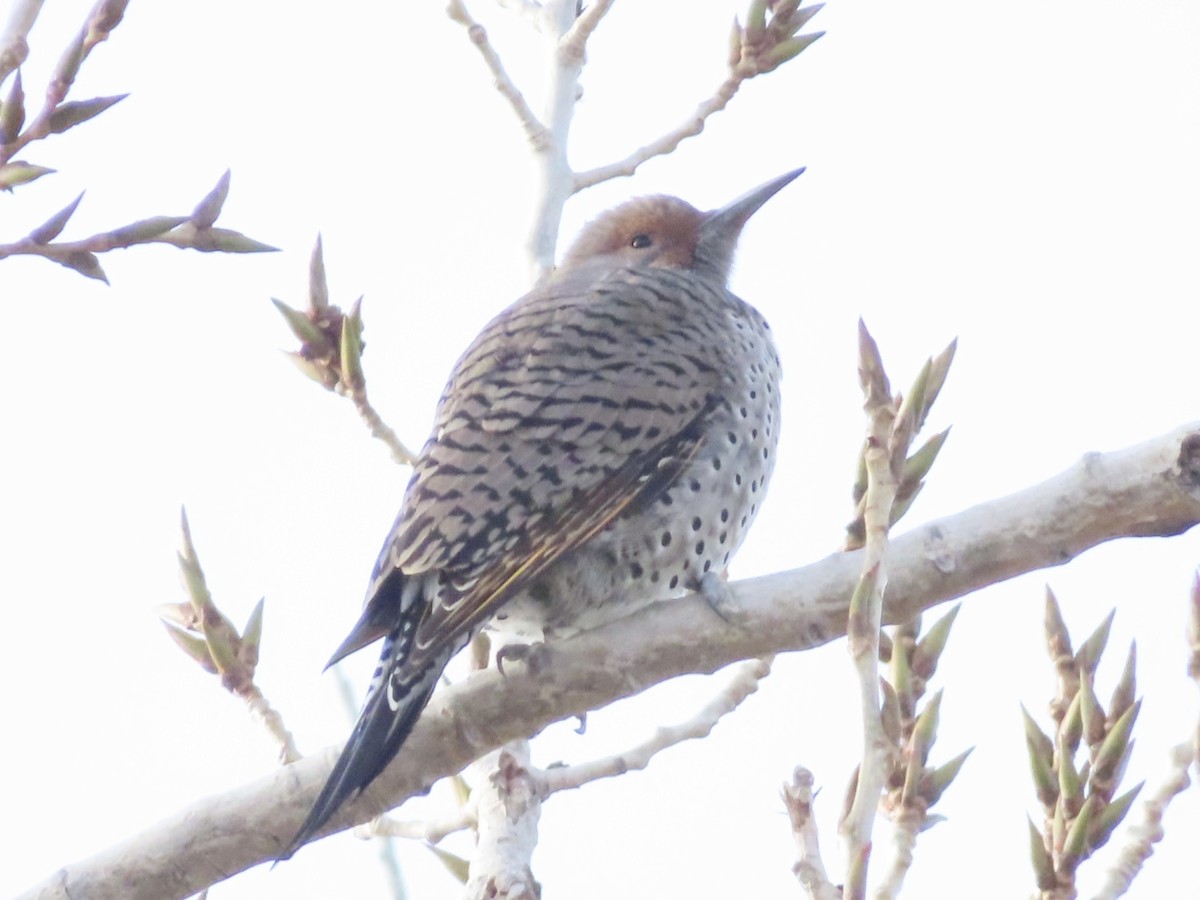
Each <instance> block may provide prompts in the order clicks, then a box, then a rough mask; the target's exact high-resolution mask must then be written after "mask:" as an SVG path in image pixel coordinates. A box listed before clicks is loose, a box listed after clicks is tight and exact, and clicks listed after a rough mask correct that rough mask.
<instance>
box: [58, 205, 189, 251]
mask: <svg viewBox="0 0 1200 900" xmlns="http://www.w3.org/2000/svg"><path fill="white" fill-rule="evenodd" d="M81 196H82V195H81ZM186 221H187V216H151V217H150V218H149V219H139V220H138V221H136V222H131V223H130V224H128V225H122V226H121V227H120V228H117V229H115V230H114V231H113V232H112V239H113V241H114V242H116V244H117V245H118V246H121V247H128V246H130V245H131V244H144V243H145V242H147V241H151V240H153V239H154V238H156V237H158V236H159V235H161V234H166V233H167V232H168V231H170V230H171V229H172V228H175V227H177V226H179V225H182V224H183V223H184V222H186Z"/></svg>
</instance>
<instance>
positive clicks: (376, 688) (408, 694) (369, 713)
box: [276, 635, 449, 861]
mask: <svg viewBox="0 0 1200 900" xmlns="http://www.w3.org/2000/svg"><path fill="white" fill-rule="evenodd" d="M396 637H400V636H399V635H397V636H396ZM407 643H408V641H405V640H403V639H401V640H395V639H389V640H388V641H386V642H385V643H384V652H385V654H386V657H385V658H384V659H382V660H381V661H380V672H379V673H378V677H377V678H376V679H375V684H374V685H373V686H372V690H371V693H370V696H369V697H368V698H367V703H366V705H365V706H364V708H363V711H362V715H361V716H359V719H358V724H357V725H355V726H354V731H353V733H352V734H351V735H350V739H349V740H348V741H346V746H345V747H344V748H343V749H342V754H341V756H339V757H338V761H337V763H336V764H335V765H334V767H333V771H332V772H331V773H330V775H329V779H328V780H327V781H326V782H325V786H324V787H323V788H321V793H320V794H319V795H318V796H317V799H316V802H315V803H314V804H313V807H312V809H311V810H310V811H309V813H308V817H307V818H306V819H305V820H304V824H303V825H301V826H300V829H299V830H298V831H297V832H296V835H295V837H293V838H292V840H291V842H290V843H289V844H288V846H287V848H286V849H285V850H283V852H281V853H280V854H279V855H278V856H277V857H276V860H278V861H283V860H285V859H290V858H291V856H292V854H294V853H295V852H296V851H297V850H299V849H300V848H301V847H302V846H303V845H304V844H306V843H307V842H308V841H309V840H311V839H312V838H313V836H314V835H316V834H317V833H318V832H319V831H320V830H321V829H322V828H323V827H324V826H325V824H326V823H327V822H328V821H329V820H330V819H331V818H332V817H333V816H334V814H335V813H336V812H337V811H338V809H339V808H340V807H341V806H342V804H343V803H345V802H346V801H347V800H349V799H350V798H352V797H354V796H357V795H358V794H359V793H361V792H362V790H363V788H365V787H366V786H367V785H368V784H370V783H371V782H372V781H374V780H375V777H376V776H377V775H379V773H380V772H382V771H383V769H384V768H385V767H386V766H387V764H388V763H389V762H391V761H392V759H393V757H395V755H396V754H397V753H398V752H399V750H400V747H401V745H402V744H403V743H404V741H405V739H406V738H407V737H408V735H409V732H411V731H412V729H413V726H414V725H416V723H417V719H418V718H419V717H420V715H421V710H423V709H424V708H425V704H426V703H428V702H429V697H430V695H431V694H432V693H433V689H434V687H436V686H437V681H438V678H439V677H440V676H441V674H442V670H443V669H445V667H446V663H447V662H448V661H449V654H446V655H445V656H439V657H437V658H436V659H434V660H431V661H430V663H429V664H428V665H427V666H426V667H425V668H424V669H423V670H422V671H421V672H419V673H415V674H414V673H407V672H404V671H403V666H402V665H401V663H402V660H403V657H404V656H406V655H407V649H408V648H407ZM402 645H404V646H402Z"/></svg>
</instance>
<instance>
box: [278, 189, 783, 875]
mask: <svg viewBox="0 0 1200 900" xmlns="http://www.w3.org/2000/svg"><path fill="white" fill-rule="evenodd" d="M802 171H804V170H803V169H797V170H796V171H793V172H789V173H787V174H786V175H782V176H780V177H778V178H776V179H774V180H773V181H769V182H767V183H766V184H764V185H762V186H761V187H758V188H756V189H755V190H753V191H751V192H750V193H748V194H746V195H745V196H743V197H741V198H740V199H738V200H735V201H734V202H733V203H730V204H729V205H728V206H725V207H723V208H722V209H718V210H715V211H713V212H701V211H699V210H697V209H695V208H694V207H692V206H690V205H688V204H687V203H685V202H683V201H682V200H678V199H676V198H674V197H663V196H656V197H643V198H639V199H635V200H630V201H629V202H627V203H625V204H623V205H621V206H619V207H617V208H616V209H613V210H611V211H609V212H607V213H605V214H603V215H601V216H600V217H599V218H598V219H596V220H595V221H594V222H592V223H591V224H590V225H588V226H587V227H586V228H585V229H584V231H583V232H582V233H581V234H580V236H579V238H578V239H577V240H576V242H575V244H574V246H573V247H572V248H571V250H570V251H569V252H568V253H567V255H566V257H565V258H564V260H563V262H562V265H561V266H559V268H558V269H556V270H555V271H554V272H553V273H552V274H551V275H549V276H548V277H547V278H545V279H544V280H543V281H542V282H541V283H539V284H538V286H537V287H535V288H534V289H533V290H532V291H531V292H530V293H528V294H526V295H525V296H524V297H522V298H521V299H519V300H518V301H517V302H516V303H514V304H513V305H512V306H510V307H508V309H506V310H504V312H502V313H500V315H498V316H497V317H496V318H495V319H493V320H492V321H491V322H490V323H489V324H488V325H487V327H486V328H484V330H483V332H482V333H481V334H480V335H479V336H478V337H477V338H476V339H475V341H474V343H472V344H471V346H470V347H469V348H468V349H467V351H466V353H464V354H463V356H462V358H461V359H460V360H459V361H458V363H457V364H456V365H455V367H454V370H453V372H452V373H451V375H450V380H449V382H448V383H447V385H446V388H445V390H444V391H443V393H442V397H441V400H440V401H439V402H438V407H437V414H436V419H435V422H434V427H433V434H432V435H431V436H430V438H429V440H428V441H427V442H426V444H425V447H424V449H423V450H422V451H421V453H420V456H419V458H418V459H417V462H416V464H415V466H414V470H413V474H412V479H411V480H410V481H409V484H408V488H407V490H406V492H405V495H404V501H403V503H402V504H401V507H400V513H399V515H398V516H397V518H396V522H395V525H394V526H393V527H392V530H391V533H390V534H389V535H388V537H387V540H386V541H385V542H384V545H383V550H382V552H381V553H380V555H379V560H378V562H376V564H375V570H374V572H373V573H372V575H371V581H370V585H369V587H368V589H367V599H366V604H365V607H364V610H363V613H362V617H361V618H360V619H359V621H358V623H357V624H356V625H355V626H354V628H353V630H352V631H351V632H350V635H349V637H347V638H346V640H345V641H344V642H343V643H342V645H341V646H340V647H338V649H337V651H336V652H335V653H334V654H333V658H332V659H331V660H330V664H331V665H332V664H333V663H335V662H337V661H338V660H340V659H342V658H343V657H344V656H346V655H347V654H349V653H352V652H354V651H355V650H359V649H361V648H362V647H365V646H366V645H367V644H370V643H372V642H374V641H376V640H378V639H380V638H382V639H383V648H382V655H381V657H380V661H379V666H378V668H377V669H376V670H375V675H374V677H373V678H372V680H371V685H370V688H369V691H368V694H367V700H366V703H365V705H364V707H363V711H362V715H361V716H360V718H359V720H358V724H357V725H356V726H355V728H354V731H353V733H352V734H351V735H350V739H349V741H347V743H346V746H345V749H344V750H343V751H342V754H341V757H340V758H339V759H338V761H337V763H336V764H335V765H334V768H333V772H332V773H331V774H330V776H329V780H328V781H327V782H326V783H325V786H324V788H323V789H322V790H321V793H320V795H319V796H318V797H317V800H316V802H315V804H314V805H313V807H312V810H311V811H310V812H309V815H308V818H307V819H306V820H305V822H304V824H303V825H302V826H301V827H300V830H299V831H298V832H297V833H296V836H295V837H294V838H293V839H292V841H291V843H290V844H289V845H288V846H287V847H286V848H285V849H284V850H283V851H282V852H281V853H280V855H279V857H278V858H279V859H287V858H289V857H290V856H291V855H292V854H293V853H295V852H296V850H297V849H299V848H300V847H301V846H302V845H303V844H304V843H305V842H306V841H308V840H309V839H310V838H311V837H313V835H315V834H316V833H317V832H318V831H319V830H320V829H321V828H322V826H323V825H324V824H325V823H326V822H327V821H328V820H329V819H330V817H331V816H333V814H334V813H335V812H337V810H338V808H339V807H340V806H341V805H342V804H343V803H344V802H345V801H346V800H347V799H349V798H350V797H352V796H354V795H356V794H357V793H359V792H360V791H362V789H363V788H365V787H366V786H367V785H368V784H370V783H371V781H373V780H374V779H375V777H376V776H378V775H379V773H380V772H381V771H382V770H383V768H384V767H385V766H386V765H387V764H388V763H389V762H390V761H391V760H392V758H393V757H395V755H396V753H397V752H398V751H399V749H400V747H401V745H402V744H403V743H404V740H405V738H406V737H407V736H408V734H409V732H410V731H411V730H412V728H413V726H414V724H415V723H416V721H417V718H418V716H419V715H420V714H421V710H422V709H424V707H425V704H426V703H427V702H428V700H429V697H430V695H431V694H432V693H433V689H434V686H435V685H436V684H437V681H438V678H439V677H440V676H441V674H442V670H443V669H444V668H445V667H446V664H447V663H448V662H449V661H450V658H451V657H452V656H454V655H455V654H456V653H457V652H458V651H459V650H461V649H462V648H463V647H464V646H465V645H466V644H467V643H468V641H470V639H471V637H472V636H473V635H474V634H475V633H476V632H477V631H478V630H479V629H480V628H481V627H483V626H485V625H488V624H489V623H491V624H493V625H496V624H502V625H504V626H506V627H510V628H513V629H514V630H516V631H518V632H519V633H539V632H540V633H544V634H552V633H555V632H564V631H571V630H578V629H581V628H587V627H592V626H593V625H596V624H599V623H601V622H603V621H607V620H612V619H614V618H617V617H619V616H620V615H621V614H623V613H624V612H625V611H627V610H629V609H631V608H635V607H636V606H637V605H639V604H645V603H647V602H651V601H654V600H660V599H666V598H670V597H674V596H678V595H680V594H682V593H683V592H684V591H685V590H697V589H700V590H703V591H705V593H706V594H708V595H709V596H721V595H722V592H723V591H724V590H725V588H724V584H723V582H722V581H720V575H721V573H723V572H724V570H725V567H726V565H727V564H728V563H729V560H730V559H731V558H732V556H733V554H734V553H735V552H736V551H737V549H738V547H739V546H740V545H741V543H742V539H743V538H744V537H745V536H746V531H747V529H748V528H749V527H750V524H751V522H752V521H753V520H754V517H755V515H756V513H757V512H758V510H759V507H760V506H761V505H762V500H763V496H764V495H765V493H766V488H767V482H768V480H769V479H770V477H771V471H772V469H773V467H774V463H775V447H776V443H777V441H778V439H779V377H780V369H779V359H778V356H777V354H776V350H775V345H774V342H773V341H772V339H771V334H770V330H769V329H768V326H767V323H766V321H765V320H764V319H763V317H762V316H761V315H759V313H758V311H757V310H755V309H754V308H753V307H752V306H750V305H749V304H747V303H745V302H744V301H742V300H740V299H739V298H737V297H735V296H734V295H733V294H732V293H730V292H729V290H728V288H727V287H726V281H727V280H728V276H729V271H730V268H731V266H732V262H733V253H734V248H735V245H736V243H737V240H738V236H739V235H740V234H741V231H742V226H743V225H745V224H746V221H747V220H748V219H749V218H750V216H751V215H753V214H754V212H755V211H756V210H758V208H759V207H760V206H762V205H763V204H764V203H765V202H766V201H767V200H768V199H770V198H771V197H772V196H774V194H775V193H776V192H777V191H779V190H780V189H781V188H783V187H784V186H785V185H787V184H788V183H789V182H791V181H792V180H793V179H795V178H796V177H797V176H798V175H799V174H800V173H801V172H802Z"/></svg>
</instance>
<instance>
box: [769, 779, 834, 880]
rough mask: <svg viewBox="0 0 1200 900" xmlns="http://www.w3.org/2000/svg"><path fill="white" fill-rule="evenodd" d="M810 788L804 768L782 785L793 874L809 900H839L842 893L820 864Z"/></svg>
mask: <svg viewBox="0 0 1200 900" xmlns="http://www.w3.org/2000/svg"><path fill="white" fill-rule="evenodd" d="M812 788H813V775H812V772H810V771H809V770H808V769H806V768H804V767H803V766H797V767H796V771H795V772H793V773H792V783H791V784H785V785H784V786H783V805H784V807H785V808H786V809H787V814H788V820H789V821H790V822H791V825H792V837H793V839H794V840H795V842H796V862H795V864H794V865H793V866H792V871H793V872H794V873H795V875H796V880H797V881H799V882H800V885H801V886H802V887H803V888H804V890H805V892H806V893H807V894H808V896H809V897H810V898H811V900H841V897H842V892H841V891H839V890H838V889H837V888H836V887H834V886H833V884H832V882H830V880H829V876H828V875H826V874H825V864H824V863H823V862H822V861H821V842H820V840H819V837H818V834H817V821H816V819H815V818H813V808H812V807H813V791H812Z"/></svg>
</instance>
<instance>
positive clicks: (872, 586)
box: [841, 322, 896, 900]
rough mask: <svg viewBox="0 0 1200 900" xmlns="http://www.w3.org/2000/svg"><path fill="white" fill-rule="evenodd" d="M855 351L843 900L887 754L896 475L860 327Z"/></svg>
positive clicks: (885, 394)
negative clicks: (854, 539)
mask: <svg viewBox="0 0 1200 900" xmlns="http://www.w3.org/2000/svg"><path fill="white" fill-rule="evenodd" d="M859 347H860V352H861V360H860V363H859V377H860V379H861V380H862V387H863V394H864V396H865V399H866V402H865V403H864V406H863V408H864V411H865V412H866V414H867V419H868V425H867V438H866V449H865V451H864V453H863V458H864V460H865V462H866V467H867V502H866V508H865V511H864V518H865V522H866V547H865V548H864V551H863V561H862V572H863V574H862V578H861V580H860V581H859V585H858V587H857V588H856V589H855V592H854V597H853V599H851V601H850V616H849V620H848V626H847V631H846V635H847V645H848V650H849V651H850V657H851V660H852V662H853V663H854V670H855V672H856V674H857V676H858V687H859V700H860V703H861V707H862V726H863V756H862V762H861V763H860V765H859V770H858V777H857V783H856V784H855V788H854V799H853V801H852V803H851V805H850V809H849V811H848V812H847V813H846V816H845V818H844V819H843V820H842V823H841V834H842V838H843V840H844V841H845V844H846V854H847V872H846V885H845V896H846V897H848V898H850V900H861V898H863V897H865V896H866V890H867V887H866V877H867V864H868V861H869V858H870V853H871V832H872V829H873V827H874V823H875V811H876V808H877V807H878V805H879V798H880V794H881V792H882V790H883V785H884V781H885V778H886V771H887V768H886V766H887V755H888V753H889V752H890V750H891V742H890V741H889V740H888V738H887V735H886V734H885V733H884V729H883V720H882V717H881V715H880V703H879V630H880V628H881V626H882V616H883V590H884V586H885V585H886V583H887V570H886V567H885V556H886V554H887V549H888V522H889V521H890V518H891V510H892V503H893V501H894V500H895V497H896V475H895V472H894V470H893V466H892V453H891V452H890V443H891V438H892V431H893V425H894V423H895V422H896V410H895V408H894V407H893V405H892V402H891V397H890V388H889V386H888V381H887V375H886V374H884V371H883V363H882V361H881V360H880V358H879V348H878V347H876V346H875V342H874V340H872V338H871V336H870V335H869V334H868V333H867V330H866V326H864V325H863V324H862V323H861V322H860V323H859Z"/></svg>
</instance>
